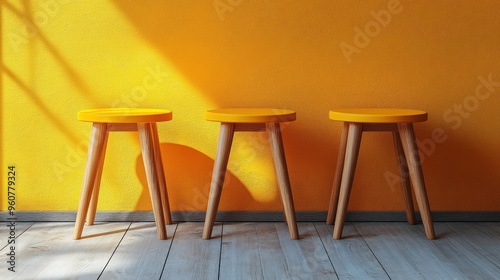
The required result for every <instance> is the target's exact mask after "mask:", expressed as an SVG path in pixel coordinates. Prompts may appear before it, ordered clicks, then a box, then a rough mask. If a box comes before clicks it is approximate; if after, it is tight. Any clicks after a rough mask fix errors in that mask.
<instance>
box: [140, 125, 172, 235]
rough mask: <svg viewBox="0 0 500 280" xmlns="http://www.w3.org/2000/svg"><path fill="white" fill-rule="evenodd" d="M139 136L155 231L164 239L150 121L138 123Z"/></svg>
mask: <svg viewBox="0 0 500 280" xmlns="http://www.w3.org/2000/svg"><path fill="white" fill-rule="evenodd" d="M137 126H138V129H139V138H140V141H141V149H142V158H143V160H144V167H145V169H146V177H147V180H148V187H149V194H150V196H151V204H152V205H153V213H154V216H155V222H156V231H157V233H158V238H159V239H166V238H167V232H166V229H165V218H164V217H163V210H162V205H161V196H160V189H159V182H158V174H157V170H156V163H155V152H154V144H153V136H152V131H151V124H150V123H139V124H138V125H137Z"/></svg>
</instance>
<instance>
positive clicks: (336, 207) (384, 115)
mask: <svg viewBox="0 0 500 280" xmlns="http://www.w3.org/2000/svg"><path fill="white" fill-rule="evenodd" d="M330 119H331V120H335V121H342V122H344V128H343V131H342V138H341V142H340V149H339V156H338V161H337V170H336V174H335V179H334V183H333V189H332V194H331V198H330V206H329V209H328V217H327V221H326V223H327V224H329V225H331V224H333V221H334V220H335V228H334V231H333V238H334V239H340V238H341V235H342V229H343V227H344V219H345V215H346V212H347V204H348V202H349V196H350V193H351V189H352V182H353V179H354V170H355V168H356V162H357V160H358V153H359V146H360V143H361V134H362V133H363V132H364V131H392V133H393V138H394V144H395V149H396V156H397V160H398V166H399V172H400V176H401V178H402V183H403V195H404V199H405V202H406V216H407V219H408V223H410V224H415V213H414V212H413V200H412V197H411V190H410V181H409V180H408V177H407V175H408V174H409V175H410V178H411V183H412V185H413V189H414V191H415V196H416V198H417V203H418V207H419V209H420V214H421V216H422V221H423V224H424V227H425V233H426V235H427V238H428V239H434V238H435V235H434V227H433V225H432V218H431V213H430V207H429V201H428V199H427V192H426V190H425V183H424V176H423V173H422V167H421V166H420V158H419V155H418V148H417V143H416V139H415V132H414V130H413V123H414V122H423V121H426V120H427V113H426V112H424V111H418V110H406V109H376V108H370V109H361V108H360V109H339V110H332V111H330ZM405 164H406V165H405ZM408 168H409V170H408ZM408 171H409V173H408ZM335 211H337V212H336V217H335Z"/></svg>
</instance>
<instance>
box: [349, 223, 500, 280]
mask: <svg viewBox="0 0 500 280" xmlns="http://www.w3.org/2000/svg"><path fill="white" fill-rule="evenodd" d="M354 225H355V226H356V228H357V229H358V231H359V232H360V233H361V234H362V236H363V237H364V238H365V240H366V242H367V244H368V245H369V246H370V248H371V249H372V251H373V252H374V254H375V256H376V257H377V258H378V259H379V261H380V262H381V264H382V265H383V267H384V269H385V270H386V271H387V273H388V274H389V276H390V277H391V278H406V279H410V278H411V279H496V278H497V277H498V275H500V270H499V268H498V267H496V266H495V265H493V264H492V263H490V262H489V261H485V258H484V257H483V256H482V255H481V254H480V253H479V252H478V251H477V250H475V249H474V248H473V247H472V246H471V245H470V244H469V243H467V242H465V241H464V240H463V239H462V238H461V237H460V236H459V235H458V234H456V233H455V232H454V231H453V230H451V229H450V228H447V227H446V226H445V225H444V224H440V223H434V226H435V228H436V232H438V239H437V240H427V238H426V237H425V234H424V229H423V227H422V226H410V225H407V224H404V223H383V224H379V223H377V224H374V223H370V224H368V223H360V224H358V223H355V224H354Z"/></svg>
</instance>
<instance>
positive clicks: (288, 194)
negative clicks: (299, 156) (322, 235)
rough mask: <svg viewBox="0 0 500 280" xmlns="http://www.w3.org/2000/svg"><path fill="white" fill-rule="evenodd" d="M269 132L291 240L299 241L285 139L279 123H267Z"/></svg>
mask: <svg viewBox="0 0 500 280" xmlns="http://www.w3.org/2000/svg"><path fill="white" fill-rule="evenodd" d="M266 128H267V132H268V133H269V136H270V141H271V142H270V143H271V151H272V153H273V159H274V169H275V170H276V177H277V179H278V185H279V188H280V191H281V200H282V202H283V208H284V209H285V217H286V220H287V224H288V230H289V231H290V238H291V239H299V231H298V229H297V220H296V218H295V207H294V205H293V197H292V189H291V187H290V178H289V176H288V169H287V166H286V158H285V151H284V149H283V139H282V137H281V129H280V124H279V123H267V124H266Z"/></svg>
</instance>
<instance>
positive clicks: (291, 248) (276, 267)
mask: <svg viewBox="0 0 500 280" xmlns="http://www.w3.org/2000/svg"><path fill="white" fill-rule="evenodd" d="M299 234H300V236H301V239H300V240H291V239H290V235H289V232H288V228H287V226H286V225H285V224H284V223H236V224H224V228H223V237H222V251H221V264H220V279H337V276H336V274H335V271H334V270H333V267H332V265H331V263H330V261H329V259H328V255H327V254H326V252H325V251H324V248H323V245H322V244H321V240H320V239H319V236H318V235H317V232H316V229H315V228H314V225H313V224H312V223H307V224H302V223H301V224H299Z"/></svg>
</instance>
